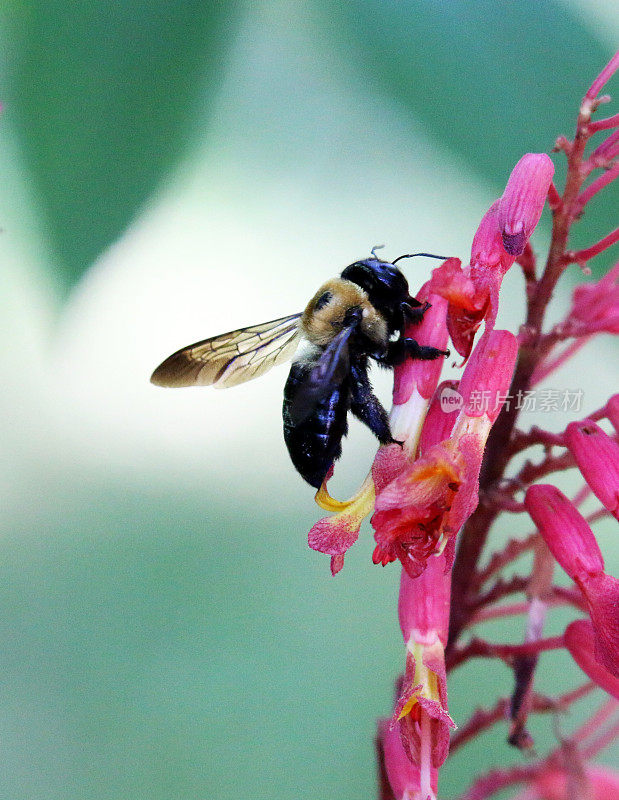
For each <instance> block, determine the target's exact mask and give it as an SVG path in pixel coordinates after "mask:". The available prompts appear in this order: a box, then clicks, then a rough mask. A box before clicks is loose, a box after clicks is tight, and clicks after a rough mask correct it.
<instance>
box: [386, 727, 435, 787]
mask: <svg viewBox="0 0 619 800" xmlns="http://www.w3.org/2000/svg"><path fill="white" fill-rule="evenodd" d="M378 738H379V746H380V750H381V751H382V752H381V754H380V755H381V757H382V762H383V763H382V766H384V770H385V773H386V776H387V780H388V781H389V788H390V789H391V795H390V796H389V795H387V794H385V800H386V798H387V797H389V800H391V798H393V800H426V797H427V794H426V795H425V796H423V795H422V794H421V783H420V778H421V776H420V770H419V766H418V765H417V764H413V763H412V762H411V760H410V759H409V757H408V756H407V755H406V752H405V750H404V746H403V745H402V740H401V738H400V734H399V731H398V730H397V729H396V728H395V727H394V726H393V725H390V724H389V721H388V720H381V721H380V722H379V724H378ZM437 777H438V770H437V769H436V767H433V768H432V770H431V777H430V789H431V791H432V793H433V794H434V795H435V794H436V790H437Z"/></svg>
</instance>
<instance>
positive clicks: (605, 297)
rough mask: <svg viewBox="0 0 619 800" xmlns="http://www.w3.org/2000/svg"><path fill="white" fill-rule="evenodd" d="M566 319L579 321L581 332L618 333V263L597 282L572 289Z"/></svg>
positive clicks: (571, 321) (572, 321)
mask: <svg viewBox="0 0 619 800" xmlns="http://www.w3.org/2000/svg"><path fill="white" fill-rule="evenodd" d="M568 321H569V322H570V323H571V324H573V323H574V322H578V323H580V324H581V325H582V326H583V329H582V334H589V333H598V332H606V333H615V334H617V333H619V263H617V264H615V266H614V267H613V268H612V269H611V270H610V271H609V272H608V273H607V274H606V275H605V276H604V277H603V278H602V279H601V280H599V281H597V283H590V284H583V285H581V286H577V287H576V289H574V292H573V294H572V308H571V310H570V313H569V315H568Z"/></svg>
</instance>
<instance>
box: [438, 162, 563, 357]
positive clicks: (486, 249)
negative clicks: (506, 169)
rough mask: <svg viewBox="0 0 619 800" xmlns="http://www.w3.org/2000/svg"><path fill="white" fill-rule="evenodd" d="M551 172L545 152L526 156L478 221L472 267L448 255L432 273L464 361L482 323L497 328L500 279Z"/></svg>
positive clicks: (523, 240)
mask: <svg viewBox="0 0 619 800" xmlns="http://www.w3.org/2000/svg"><path fill="white" fill-rule="evenodd" d="M553 173H554V166H553V163H552V161H551V160H550V159H549V158H548V156H547V155H545V154H544V153H527V154H526V155H525V156H523V157H522V158H521V159H520V161H519V162H518V163H517V164H516V166H515V167H514V169H513V170H512V173H511V175H510V177H509V180H508V181H507V186H506V187H505V191H504V193H503V196H502V197H501V198H500V199H499V200H496V201H495V202H494V203H493V204H492V205H491V206H490V208H489V209H488V211H487V212H486V214H485V215H484V217H483V218H482V220H481V222H480V224H479V227H478V229H477V232H476V233H475V236H474V237H473V244H472V247H471V262H470V265H469V266H468V267H466V268H464V269H463V268H462V266H461V263H460V261H459V260H458V259H457V258H450V259H448V260H447V261H445V262H444V263H443V264H442V265H441V266H440V267H438V268H437V269H435V270H434V272H433V273H432V280H431V281H430V286H431V289H432V291H434V292H436V293H437V294H440V295H442V296H443V297H444V298H445V299H446V300H448V301H449V309H448V312H447V327H448V328H449V335H450V336H451V340H452V342H453V345H454V347H455V348H456V350H457V351H458V353H460V355H461V356H463V357H464V359H465V360H466V359H467V358H468V356H469V354H470V352H471V349H472V347H473V340H474V338H475V333H476V331H477V329H478V328H479V326H480V325H481V323H482V321H483V320H484V319H485V321H486V329H487V330H491V329H492V328H493V327H494V323H495V321H496V316H497V313H498V298H499V289H500V287H501V282H502V280H503V277H504V275H505V273H506V272H507V271H508V270H509V268H510V267H511V266H512V264H513V263H514V261H515V260H516V258H517V257H518V256H519V255H521V254H522V253H523V252H524V249H525V247H526V245H527V242H528V241H529V237H530V236H531V234H532V233H533V230H534V228H535V226H536V225H537V223H538V222H539V218H540V216H541V213H542V208H543V206H544V202H545V200H546V197H547V196H548V189H549V187H550V183H551V181H552V176H553Z"/></svg>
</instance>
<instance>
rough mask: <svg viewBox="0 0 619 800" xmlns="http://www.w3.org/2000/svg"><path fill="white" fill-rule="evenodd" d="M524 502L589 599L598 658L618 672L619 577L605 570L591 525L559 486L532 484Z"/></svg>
mask: <svg viewBox="0 0 619 800" xmlns="http://www.w3.org/2000/svg"><path fill="white" fill-rule="evenodd" d="M524 504H525V507H526V509H527V511H528V512H529V514H530V516H531V518H532V519H533V522H534V523H535V525H536V526H537V529H538V530H539V532H540V533H541V535H542V536H543V537H544V540H545V542H546V544H547V545H548V547H549V549H550V551H551V553H552V554H553V556H554V557H555V558H556V559H557V561H558V562H559V564H560V565H561V566H562V567H563V569H564V570H565V571H566V572H567V574H568V575H569V576H570V577H571V578H572V580H574V581H575V582H576V584H577V585H578V587H579V588H580V590H581V592H582V594H583V596H584V598H585V600H586V601H587V606H588V608H589V614H590V616H591V622H592V623H593V629H594V631H595V657H596V659H597V660H598V661H599V662H600V663H601V664H603V665H604V666H605V667H606V668H607V669H608V670H610V672H612V674H613V675H618V674H619V614H618V613H617V609H618V608H619V581H618V580H617V579H616V578H613V577H612V576H611V575H606V573H605V572H604V559H603V558H602V553H601V552H600V548H599V547H598V544H597V542H596V540H595V536H594V535H593V533H592V531H591V528H590V527H589V526H588V525H587V522H586V520H585V519H584V518H583V517H582V516H581V514H580V513H579V512H578V511H577V510H576V508H575V507H574V506H573V505H572V503H570V501H569V500H568V499H567V497H566V496H565V495H564V494H563V493H562V492H560V491H559V490H558V489H557V488H556V487H555V486H550V485H548V484H537V485H535V486H531V487H530V488H529V490H528V491H527V494H526V497H525V500H524Z"/></svg>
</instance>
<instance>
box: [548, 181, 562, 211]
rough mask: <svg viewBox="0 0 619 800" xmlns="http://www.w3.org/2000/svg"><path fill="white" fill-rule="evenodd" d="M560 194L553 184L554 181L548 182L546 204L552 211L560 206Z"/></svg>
mask: <svg viewBox="0 0 619 800" xmlns="http://www.w3.org/2000/svg"><path fill="white" fill-rule="evenodd" d="M562 202H563V201H562V200H561V195H560V194H559V192H558V190H557V187H556V186H555V185H554V182H553V181H551V182H550V187H549V189H548V205H549V206H550V208H551V209H552V211H556V210H557V209H558V208H561V203H562Z"/></svg>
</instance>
